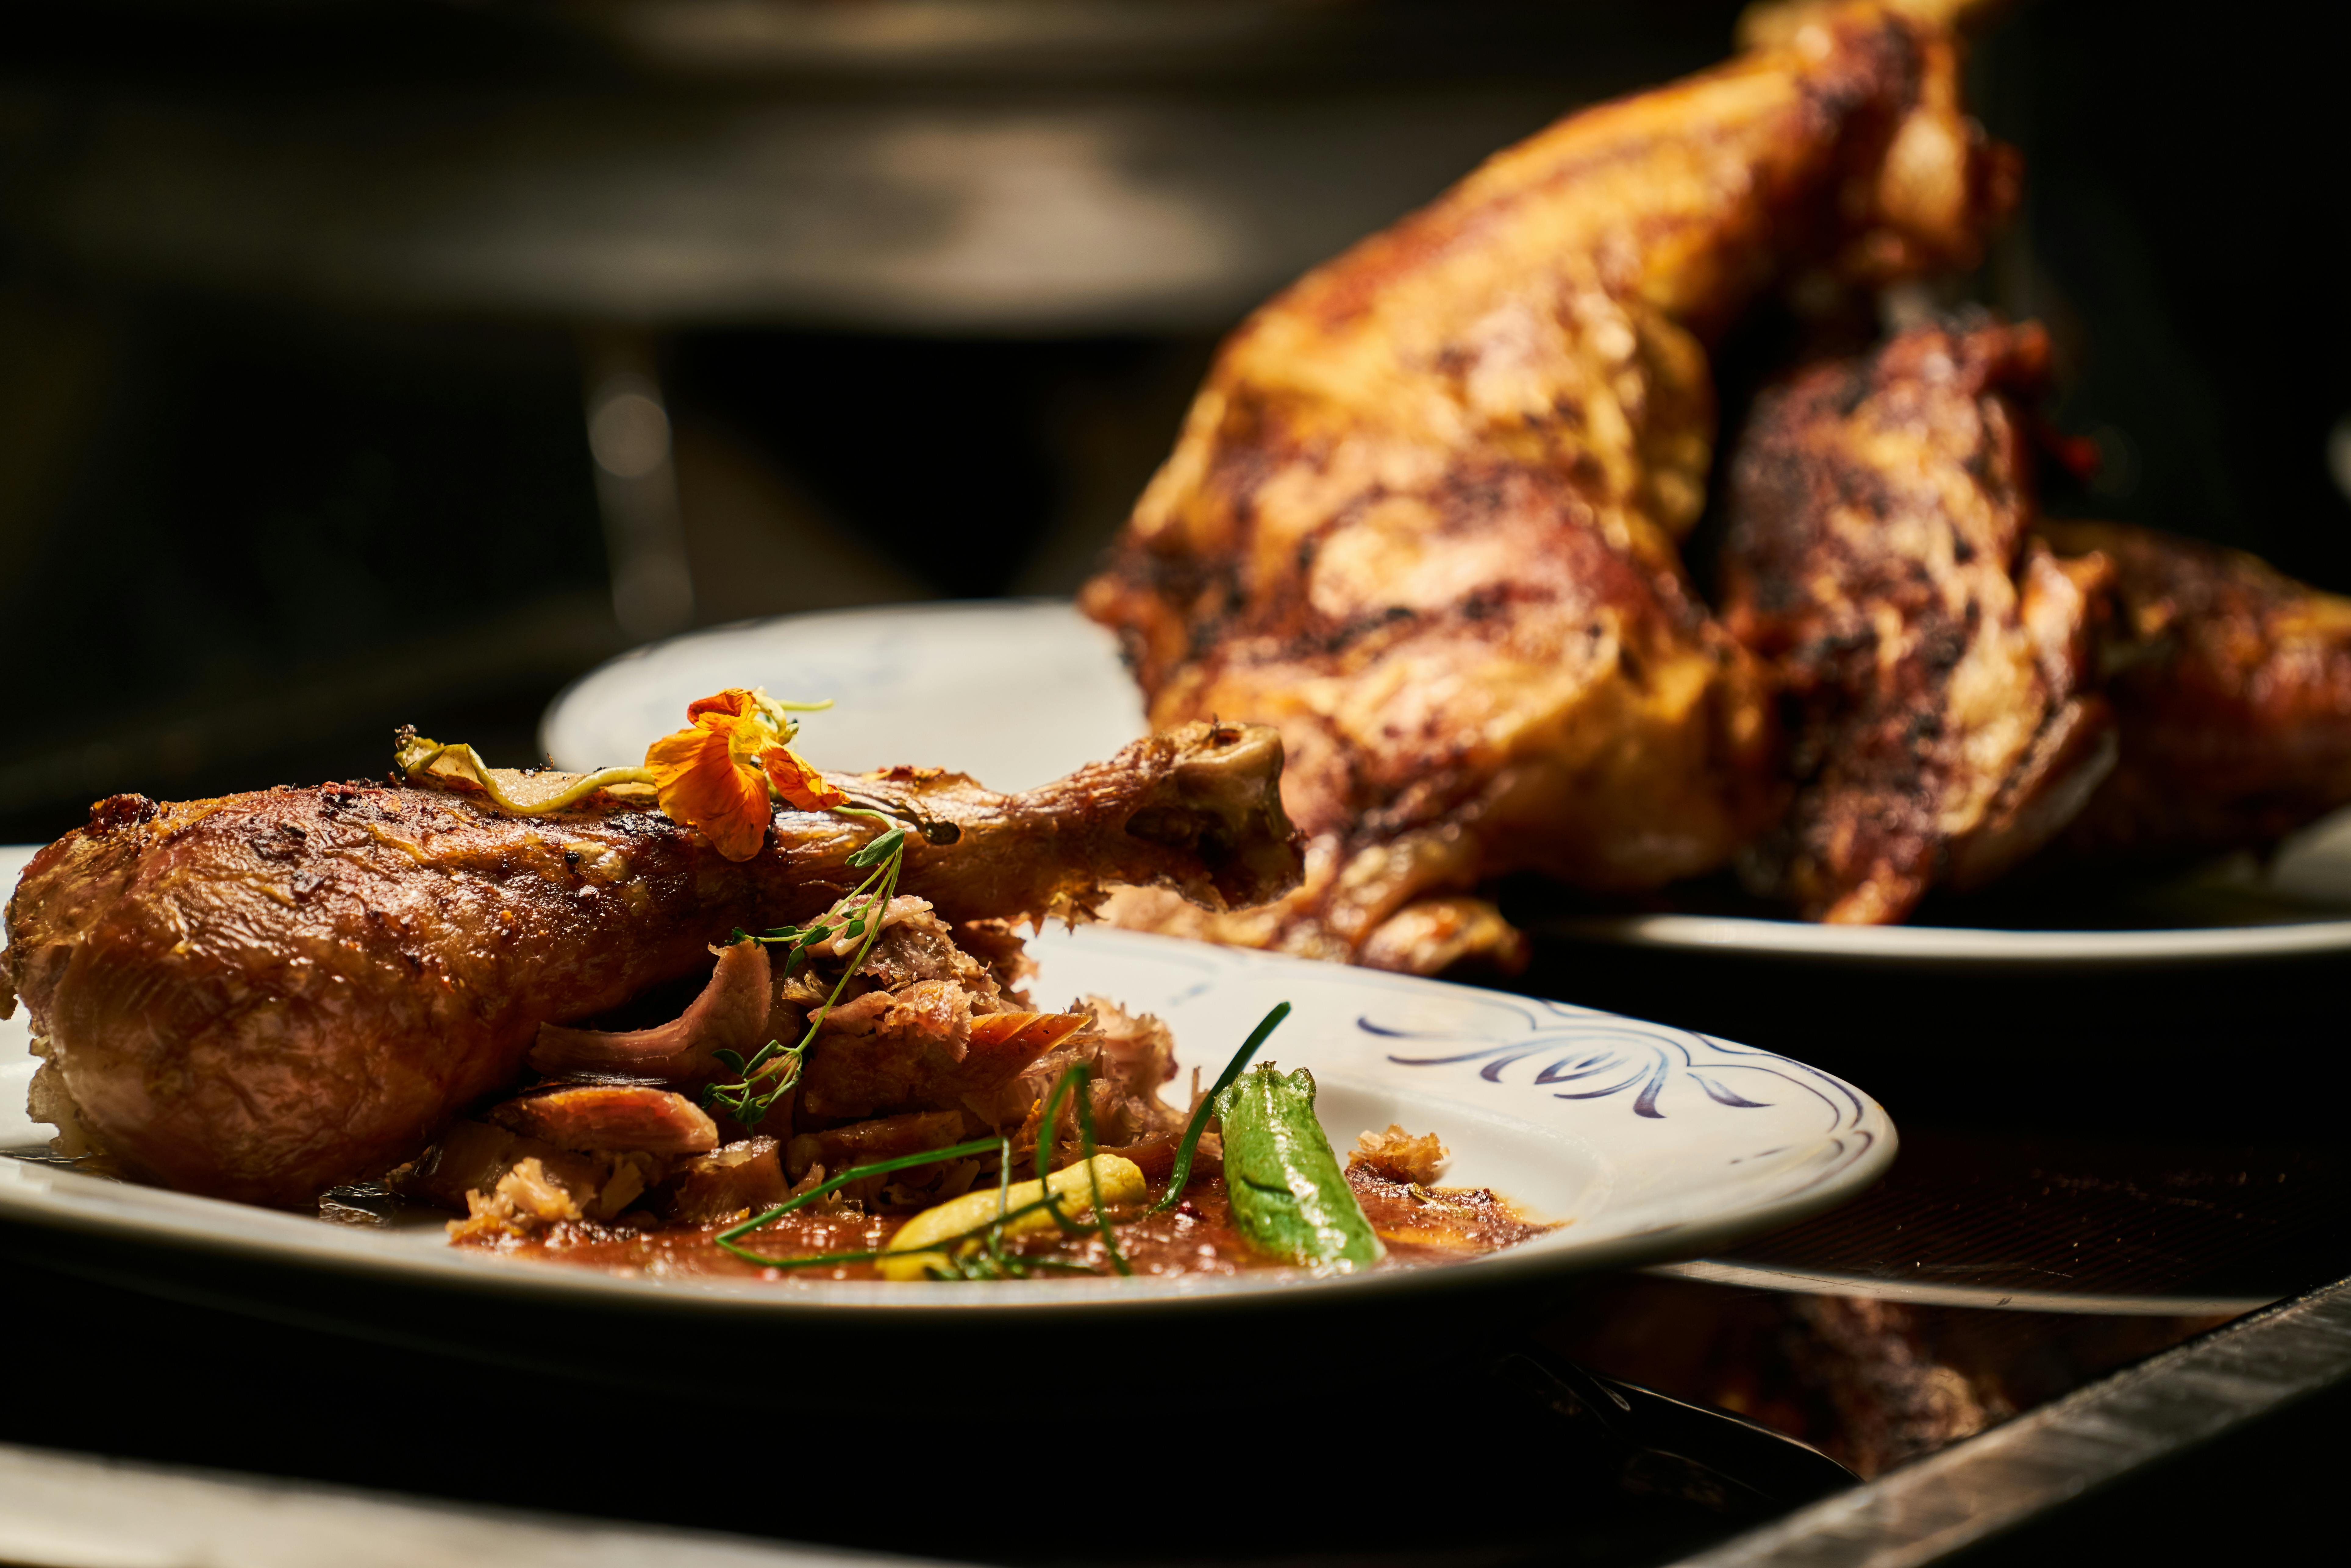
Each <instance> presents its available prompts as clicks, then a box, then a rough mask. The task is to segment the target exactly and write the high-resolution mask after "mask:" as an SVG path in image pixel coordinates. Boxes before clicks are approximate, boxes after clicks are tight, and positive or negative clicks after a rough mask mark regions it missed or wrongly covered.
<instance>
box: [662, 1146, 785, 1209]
mask: <svg viewBox="0 0 2351 1568" xmlns="http://www.w3.org/2000/svg"><path fill="white" fill-rule="evenodd" d="M789 1190H790V1189H789V1186H788V1184H787V1183H786V1182H785V1180H784V1166H783V1160H782V1157H781V1151H780V1148H779V1145H778V1144H777V1142H776V1140H775V1139H773V1138H745V1139H743V1140H742V1141H740V1142H739V1143H733V1144H729V1145H726V1147H725V1148H723V1149H717V1150H714V1151H713V1152H711V1153H709V1154H706V1155H696V1156H695V1158H693V1159H690V1160H688V1161H686V1162H685V1163H684V1165H683V1166H679V1167H678V1168H677V1170H676V1171H675V1172H674V1174H673V1175H672V1176H670V1178H669V1180H668V1181H667V1182H665V1183H664V1184H663V1186H662V1190H661V1192H660V1194H659V1197H658V1201H659V1202H660V1204H661V1206H662V1207H663V1209H664V1212H666V1213H667V1215H668V1216H669V1218H670V1221H671V1223H673V1224H676V1225H714V1224H716V1223H718V1222H719V1221H721V1220H726V1219H732V1218H735V1217H736V1216H737V1215H740V1214H744V1213H747V1212H749V1211H752V1210H755V1209H764V1208H771V1207H774V1206H775V1205H777V1204H779V1203H781V1202H783V1201H784V1194H785V1193H786V1192H788V1191H789Z"/></svg>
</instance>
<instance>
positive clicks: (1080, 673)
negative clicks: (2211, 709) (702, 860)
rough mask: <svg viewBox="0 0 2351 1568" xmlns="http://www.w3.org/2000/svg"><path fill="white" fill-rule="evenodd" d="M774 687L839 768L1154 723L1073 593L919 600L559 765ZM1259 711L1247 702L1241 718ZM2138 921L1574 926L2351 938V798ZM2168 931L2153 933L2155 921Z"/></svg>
mask: <svg viewBox="0 0 2351 1568" xmlns="http://www.w3.org/2000/svg"><path fill="white" fill-rule="evenodd" d="M729 685H766V686H767V688H768V690H769V691H770V692H773V693H774V694H776V695H778V696H783V695H793V696H831V697H834V698H837V699H839V700H840V703H841V707H840V709H839V710H838V711H837V712H834V713H828V714H819V715H816V716H813V717H812V718H810V721H809V723H808V727H807V728H806V730H805V731H803V733H802V737H801V740H802V749H803V750H804V751H805V752H806V753H807V755H808V756H809V757H810V759H811V760H813V761H815V762H817V763H818V764H819V765H820V766H823V767H827V768H872V767H878V766H880V765H882V764H883V763H889V762H915V763H933V762H935V763H945V764H946V765H948V766H951V767H955V768H961V769H962V770H963V771H965V772H967V773H969V774H971V775H972V776H974V777H975V778H977V779H980V780H981V781H982V782H984V783H986V784H987V785H989V786H990V787H992V788H994V789H1028V788H1029V787H1031V786H1033V785H1037V784H1041V783H1044V782H1045V781H1046V780H1048V779H1054V778H1058V777H1060V776H1061V774H1063V773H1066V772H1068V771H1069V770H1070V769H1071V768H1075V767H1077V766H1078V765H1079V764H1080V763H1082V762H1089V761H1093V760H1095V759H1097V758H1102V757H1106V756H1108V755H1109V754H1110V753H1111V752H1113V751H1114V750H1116V749H1117V748H1118V747H1120V746H1122V745H1123V744H1124V743H1125V742H1126V741H1128V740H1131V739H1133V738H1134V737H1135V736H1136V735H1139V734H1140V733H1142V730H1143V723H1144V721H1143V708H1142V704H1141V701H1140V700H1139V698H1138V697H1137V696H1136V695H1135V690H1134V685H1133V683H1132V682H1130V681H1129V680H1128V678H1127V676H1126V673H1125V671H1124V670H1123V668H1122V667H1121V665H1120V664H1119V659H1118V653H1117V648H1116V645H1115V644H1114V643H1113V640H1112V639H1111V637H1110V635H1109V634H1108V633H1107V632H1103V631H1102V629H1101V628H1100V627H1097V626H1095V625H1093V624H1092V622H1088V621H1086V620H1085V619H1084V618H1083V617H1081V616H1080V615H1079V614H1078V612H1076V611H1075V610H1074V609H1072V608H1071V606H1070V605H1068V604H1066V603H1061V602H1035V601H1005V602H997V603H980V604H947V605H916V606H904V607H896V606H893V607H888V608H883V609H878V610H853V611H843V612H835V613H830V614H823V615H793V616H781V617H778V618H777V619H774V620H770V621H753V622H744V623H742V624H740V625H736V626H722V627H717V628H715V629H713V630H711V631H707V632H690V633H688V634H686V635H684V636H682V637H675V638H672V639H671V640H670V641H668V642H666V643H654V644H653V645H652V646H651V647H647V648H641V649H638V650H637V651H635V652H634V653H626V654H623V655H622V657H620V658H618V659H615V660H613V661H612V662H611V663H610V664H606V665H604V666H603V667H601V669H598V670H596V671H594V672H593V673H591V674H588V675H586V676H584V677H582V678H581V679H580V681H579V682H578V683H577V684H576V685H573V686H572V687H571V688H570V689H569V690H568V691H566V692H565V693H564V694H563V695H561V696H559V697H558V698H557V699H556V701H555V704H554V706H552V707H550V708H549V710H548V715H547V720H546V723H545V726H544V727H543V728H542V729H541V731H540V740H541V743H542V744H543V745H544V747H545V748H546V750H547V752H548V754H549V756H550V757H551V758H553V759H554V761H555V763H556V765H557V766H558V767H560V768H594V767H599V766H602V765H604V764H606V763H611V762H617V761H622V760H624V759H625V760H634V759H636V758H640V757H642V756H643V755H644V748H645V747H646V745H647V744H648V743H650V742H651V741H653V739H654V738H656V737H659V736H661V735H663V734H665V733H666V732H668V731H669V730H672V729H674V728H676V727H677V726H678V725H679V723H680V722H682V719H683V716H684V711H685V705H686V704H687V703H688V702H691V701H692V700H693V699H694V698H695V697H698V696H701V695H705V694H706V693H709V692H713V691H716V690H718V689H720V688H721V687H724V686H729ZM1228 717H1246V715H1238V714H1236V715H1228ZM2128 924H2129V925H2133V926H2135V927H2142V928H2134V929H2112V930H2064V931H2033V930H1985V929H1976V928H1968V927H1958V926H1939V925H1892V926H1832V925H1813V924H1810V923H1808V922H1803V921H1794V920H1754V919H1745V918H1737V917H1723V916H1714V915H1626V916H1608V917H1596V918H1592V919H1586V920H1577V921H1573V922H1567V923H1562V925H1561V926H1560V927H1559V929H1560V930H1561V931H1562V932H1563V933H1564V934H1566V935H1569V936H1576V937H1580V938H1583V939H1585V940H1592V941H1601V942H1612V943H1624V944H1627V945H1630V946H1643V947H1660V948H1673V949H1680V950H1684V951H1693V952H1695V951H1707V952H1719V953H1745V954H1755V955H1773V956H1784V957H1804V958H1821V959H1828V960H1832V961H1836V962H1845V963H1853V962H1862V963H1878V964H1892V965H1909V964H1939V965H1951V964H1957V965H1968V966H1974V965H1982V966H2015V965H2031V966H2043V965H2048V966H2067V965H2079V964H2114V963H2124V964H2132V963H2179V962H2183V961H2212V960H2227V959H2246V958H2276V957H2288V956H2299V955H2306V954H2317V953H2343V952H2351V813H2346V814H2344V815H2341V816H2338V817H2335V818H2334V819H2331V820H2330V821H2326V822H2324V823H2321V824H2319V825H2318V826H2317V827H2315V828H2313V829H2311V830H2310V831H2307V832H2305V833H2304V834H2302V835H2300V836H2299V837H2298V838H2296V839H2295V840H2294V841H2290V842H2289V843H2288V844H2287V845H2286V846H2285V848H2284V850H2283V852H2281V853H2280V854H2279V855H2278V856H2276V857H2275V858H2274V860H2273V861H2272V862H2271V863H2270V864H2269V865H2268V866H2266V867H2262V866H2256V865H2254V864H2252V862H2250V860H2246V861H2241V862H2236V863H2233V864H2231V865H2229V866H2225V867H2222V868H2220V870H2218V871H2217V872H2215V873H2208V874H2206V875H2204V876H2201V877H2199V878H2197V879H2194V880H2192V881H2190V882H2188V883H2182V884H2181V885H2180V886H2179V888H2177V889H2174V890H2172V891H2171V892H2170V893H2169V894H2167V895H2166V896H2165V897H2164V898H2163V899H2162V900H2160V901H2159V905H2158V908H2157V909H2156V911H2155V912H2154V913H2153V914H2152V915H2150V914H2149V913H2148V911H2147V909H2146V907H2145V906H2142V907H2141V908H2140V910H2139V911H2138V912H2137V914H2136V915H2135V916H2134V917H2133V918H2132V919H2131V920H2130V921H2129V922H2128ZM2144 927H2154V928H2144Z"/></svg>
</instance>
